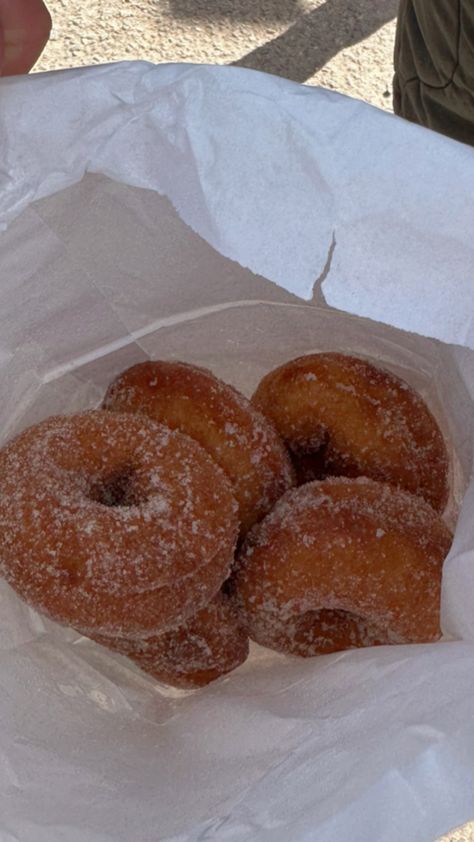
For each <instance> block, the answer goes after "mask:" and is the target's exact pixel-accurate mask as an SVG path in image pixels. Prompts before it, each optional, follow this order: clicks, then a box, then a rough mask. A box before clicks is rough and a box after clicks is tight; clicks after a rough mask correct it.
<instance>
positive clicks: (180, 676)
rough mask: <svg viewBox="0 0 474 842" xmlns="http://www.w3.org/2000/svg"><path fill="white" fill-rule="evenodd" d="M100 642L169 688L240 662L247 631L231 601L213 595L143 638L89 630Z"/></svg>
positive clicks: (193, 683) (200, 682) (207, 678)
mask: <svg viewBox="0 0 474 842" xmlns="http://www.w3.org/2000/svg"><path fill="white" fill-rule="evenodd" d="M92 637H93V639H94V640H96V641H97V642H98V643H101V644H102V645H103V646H106V647H108V648H109V649H113V650H115V651H116V652H120V653H121V654H122V655H126V656H127V657H128V658H130V659H131V660H132V661H134V662H135V663H136V664H137V666H139V667H140V668H141V669H142V670H143V671H144V672H147V673H149V674H150V675H152V676H153V677H154V678H156V679H157V680H158V681H162V682H164V683H165V684H172V685H173V686H174V687H183V688H192V687H203V686H204V685H205V684H209V683H210V682H211V681H214V680H215V679H216V678H219V677H220V676H221V675H225V674H226V673H228V672H231V671H232V670H234V669H235V668H236V667H238V666H239V665H240V664H242V663H243V662H244V661H245V660H246V658H247V655H248V651H249V644H248V636H247V634H246V633H245V631H244V629H243V626H242V623H241V621H240V619H239V615H238V613H237V610H236V607H235V605H234V604H233V602H232V600H231V599H230V598H229V597H228V596H226V595H225V594H223V593H222V592H219V593H218V594H217V596H216V597H214V599H213V600H212V601H211V602H210V603H209V605H206V606H205V607H204V608H201V609H200V610H199V611H198V612H197V613H196V614H195V615H194V616H192V617H190V618H189V619H188V620H187V621H186V622H185V623H184V624H183V625H182V626H180V627H179V628H177V629H170V630H169V631H168V632H165V634H162V635H155V636H153V637H149V638H146V639H145V640H128V639H126V638H119V637H115V638H114V637H109V638H107V637H104V636H102V635H97V634H96V635H92Z"/></svg>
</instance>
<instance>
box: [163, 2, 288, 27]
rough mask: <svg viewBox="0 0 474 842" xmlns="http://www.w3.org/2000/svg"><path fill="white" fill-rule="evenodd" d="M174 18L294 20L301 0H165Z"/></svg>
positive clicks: (276, 21)
mask: <svg viewBox="0 0 474 842" xmlns="http://www.w3.org/2000/svg"><path fill="white" fill-rule="evenodd" d="M168 3H169V7H170V10H171V13H172V15H173V17H175V18H177V19H180V18H181V19H184V20H186V19H188V18H193V19H194V20H206V19H207V20H209V19H212V20H223V19H227V20H231V21H232V20H233V21H235V22H236V23H237V22H239V21H240V22H244V21H248V22H252V21H255V22H256V23H257V22H259V21H266V22H267V23H268V22H274V23H278V22H284V23H286V22H288V21H294V20H295V18H296V17H298V15H299V14H301V13H302V8H301V5H300V0H168Z"/></svg>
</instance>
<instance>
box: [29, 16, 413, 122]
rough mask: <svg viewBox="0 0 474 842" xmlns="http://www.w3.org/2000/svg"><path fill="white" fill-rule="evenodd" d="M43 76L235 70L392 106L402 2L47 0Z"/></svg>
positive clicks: (41, 66)
mask: <svg viewBox="0 0 474 842" xmlns="http://www.w3.org/2000/svg"><path fill="white" fill-rule="evenodd" d="M47 4H48V6H49V8H50V11H51V14H52V16H53V19H54V29H53V34H52V38H51V40H50V43H49V44H48V46H47V48H46V50H45V52H44V54H43V56H42V57H41V59H40V61H39V63H38V65H37V69H38V70H51V69H54V68H58V67H71V66H73V65H82V64H95V63H99V62H105V61H117V60H120V59H138V58H140V59H148V60H150V61H153V62H162V61H187V62H210V63H213V64H229V63H236V64H239V65H243V66H245V67H253V68H257V69H259V70H265V71H268V72H270V73H277V74H279V75H282V76H286V77H287V78H290V79H294V80H295V81H298V82H308V83H309V84H314V85H323V86H324V87H327V88H334V89H336V90H338V91H342V92H343V93H347V94H350V95H351V96H355V97H359V98H360V99H365V100H366V101H367V102H370V103H372V104H373V105H378V106H379V107H381V108H385V109H390V108H391V83H392V53H393V38H394V32H395V15H396V12H397V5H398V0H326V2H323V0H47Z"/></svg>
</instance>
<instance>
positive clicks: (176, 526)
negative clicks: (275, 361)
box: [0, 411, 237, 636]
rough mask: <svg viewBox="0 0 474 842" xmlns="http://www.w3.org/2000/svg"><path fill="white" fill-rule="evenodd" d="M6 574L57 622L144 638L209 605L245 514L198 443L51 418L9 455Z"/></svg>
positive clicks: (2, 562)
mask: <svg viewBox="0 0 474 842" xmlns="http://www.w3.org/2000/svg"><path fill="white" fill-rule="evenodd" d="M0 475H1V478H2V482H1V485H0V571H1V572H2V574H3V575H4V576H5V578H6V579H7V581H8V582H9V583H10V584H11V585H12V586H13V587H14V588H15V590H16V591H17V592H18V593H19V594H20V596H21V597H23V599H25V600H26V602H28V603H29V604H30V605H32V606H33V607H35V608H37V609H39V610H40V611H43V612H44V613H46V614H47V615H48V616H50V617H52V618H53V619H55V620H58V621H59V622H63V623H66V624H70V625H74V626H76V627H81V628H84V629H85V628H87V629H96V630H97V629H101V630H102V631H105V632H107V633H120V632H121V631H122V630H123V629H124V628H126V629H127V632H128V633H129V634H131V635H133V634H139V635H141V636H143V635H145V634H149V633H156V631H157V630H163V631H164V630H166V629H167V628H169V627H171V626H173V625H176V623H177V622H178V621H179V620H180V619H183V620H184V619H185V618H186V617H187V616H188V615H189V614H190V613H193V612H195V611H196V609H197V608H198V607H200V606H202V605H204V604H206V602H208V601H209V599H211V598H212V596H213V595H214V594H215V593H216V591H217V590H218V589H219V587H220V585H221V583H222V582H223V581H224V579H225V578H226V576H227V574H228V571H229V568H230V564H231V561H232V555H233V549H234V546H235V541H236V536H237V511H236V509H237V507H236V502H235V498H234V496H233V493H232V489H231V487H230V483H229V482H228V480H227V478H226V476H225V474H224V473H223V471H222V470H221V469H220V468H219V467H218V466H217V465H215V463H214V462H213V461H212V460H211V459H210V458H209V457H208V455H207V454H206V453H205V452H204V451H203V450H202V448H200V447H199V445H197V444H196V442H194V441H192V440H191V439H189V438H188V437H186V436H184V435H182V434H181V433H179V432H176V431H171V430H169V429H168V428H166V427H164V426H163V425H160V424H157V423H156V422H153V421H151V420H150V419H147V418H144V417H140V416H132V415H129V414H119V413H108V412H103V411H96V412H86V413H81V414H78V415H72V416H68V417H53V418H50V419H48V420H46V421H43V422H42V423H40V424H38V425H36V426H35V427H32V428H30V429H29V430H27V431H25V432H24V433H22V434H21V435H20V436H18V437H17V438H16V439H14V440H13V441H12V442H11V443H10V444H9V445H7V447H6V448H5V449H4V450H3V451H2V452H1V453H0Z"/></svg>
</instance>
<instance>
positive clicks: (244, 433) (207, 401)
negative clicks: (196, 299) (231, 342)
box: [103, 361, 294, 534]
mask: <svg viewBox="0 0 474 842" xmlns="http://www.w3.org/2000/svg"><path fill="white" fill-rule="evenodd" d="M103 406H104V408H105V409H107V410H109V411H110V410H113V411H119V412H140V413H143V414H144V415H147V416H149V417H150V418H153V419H154V420H156V421H160V422H162V423H163V424H166V425H167V426H168V427H171V428H172V429H179V430H181V432H183V433H186V434H187V435H188V436H191V438H193V439H195V440H196V441H197V442H199V444H200V445H201V446H202V447H203V448H204V449H205V450H207V452H208V453H209V455H210V456H212V458H213V459H215V461H216V462H217V464H218V465H220V467H221V468H222V469H223V470H224V471H225V473H226V474H227V476H228V477H229V479H230V481H231V483H232V487H233V489H234V494H235V497H236V499H237V502H238V504H239V517H240V522H241V534H245V533H246V532H247V531H248V529H249V528H250V527H251V526H252V525H253V524H254V523H256V522H257V521H259V520H261V518H262V517H263V516H264V515H265V514H266V513H267V512H268V511H270V509H271V508H272V506H273V504H274V503H275V502H276V501H277V500H278V498H279V497H281V495H282V494H283V493H284V492H285V491H286V490H287V489H288V488H290V487H291V486H292V485H293V484H294V476H293V471H292V467H291V462H290V459H289V457H288V454H287V453H286V450H285V447H284V445H283V443H282V441H281V440H280V438H279V436H278V434H277V433H276V432H275V430H274V429H273V427H272V426H271V424H270V423H269V422H268V421H267V420H266V419H265V418H264V416H263V415H262V414H261V413H260V412H259V411H258V410H257V409H255V407H253V406H252V404H251V403H250V401H248V400H247V398H245V397H244V396H243V395H241V394H240V393H239V392H238V391H237V390H236V389H234V388H233V387H232V386H228V385H227V384H226V383H223V382H222V381H221V380H219V379H218V378H217V377H215V376H214V375H213V374H212V373H211V372H210V371H207V370H206V369H203V368H198V367H197V366H194V365H188V364H187V363H181V362H168V361H155V362H145V363H139V364H138V365H135V366H133V367H132V368H129V369H127V371H124V372H123V373H122V374H121V375H119V377H117V379H116V380H114V381H113V383H112V384H111V385H110V386H109V389H108V391H107V394H106V396H105V399H104V403H103Z"/></svg>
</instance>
